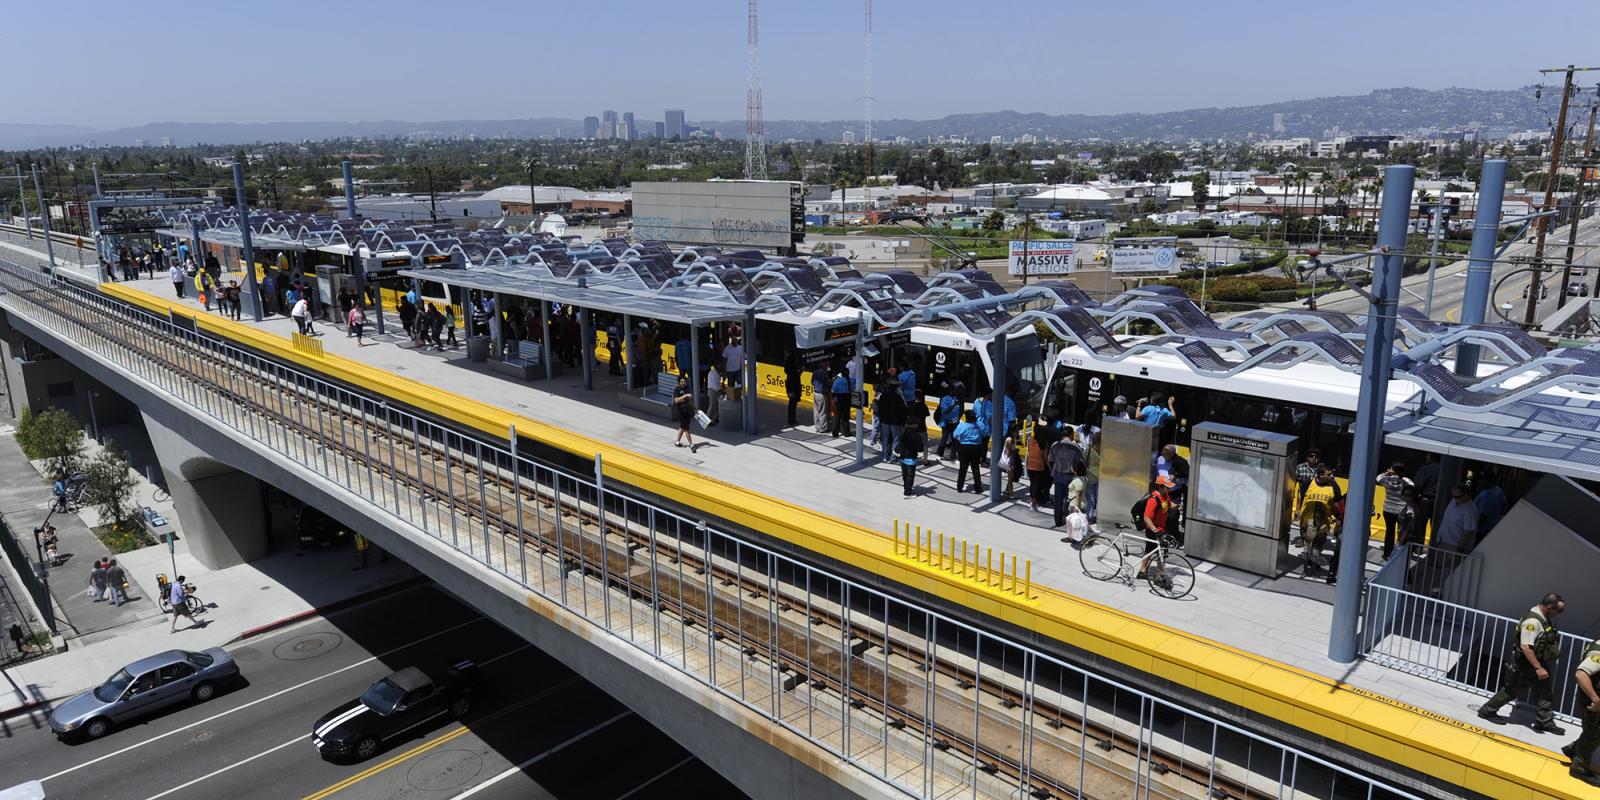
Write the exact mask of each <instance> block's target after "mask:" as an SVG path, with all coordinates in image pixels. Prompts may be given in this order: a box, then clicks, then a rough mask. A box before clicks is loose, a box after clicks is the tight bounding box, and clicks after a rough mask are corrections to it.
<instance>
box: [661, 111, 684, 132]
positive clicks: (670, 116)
mask: <svg viewBox="0 0 1600 800" xmlns="http://www.w3.org/2000/svg"><path fill="white" fill-rule="evenodd" d="M663 127H665V128H666V131H665V132H666V138H668V139H673V138H677V139H682V138H684V136H686V135H688V131H686V130H684V127H683V109H681V108H669V109H667V121H666V122H665V123H663Z"/></svg>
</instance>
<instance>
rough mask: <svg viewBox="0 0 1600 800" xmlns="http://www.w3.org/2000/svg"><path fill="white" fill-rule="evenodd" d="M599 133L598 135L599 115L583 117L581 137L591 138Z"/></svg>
mask: <svg viewBox="0 0 1600 800" xmlns="http://www.w3.org/2000/svg"><path fill="white" fill-rule="evenodd" d="M599 135H600V118H599V117H584V118H583V138H585V139H593V138H595V137H596V136H599Z"/></svg>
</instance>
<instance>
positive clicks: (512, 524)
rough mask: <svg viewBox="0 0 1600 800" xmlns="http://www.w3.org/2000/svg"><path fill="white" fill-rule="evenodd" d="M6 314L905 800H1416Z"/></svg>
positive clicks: (156, 321) (907, 611)
mask: <svg viewBox="0 0 1600 800" xmlns="http://www.w3.org/2000/svg"><path fill="white" fill-rule="evenodd" d="M0 289H4V290H5V292H6V297H7V299H8V300H9V303H8V304H9V305H10V306H11V307H12V309H13V313H18V314H20V315H22V316H23V317H25V318H27V319H28V320H30V321H32V322H33V323H34V324H37V325H39V326H40V327H42V328H44V329H46V330H49V331H52V332H53V333H54V334H55V335H58V336H60V337H62V338H64V339H65V340H67V341H70V342H71V343H72V345H73V346H74V347H76V348H79V349H81V350H84V351H87V352H89V353H92V354H94V356H95V357H97V358H99V359H101V360H103V361H106V362H109V363H111V364H113V365H115V367H116V368H118V369H120V370H122V371H124V372H126V373H128V374H130V375H132V376H135V377H136V378H137V379H139V380H141V381H143V382H145V383H146V384H148V385H150V386H153V387H155V389H156V390H157V391H158V392H160V393H164V394H166V395H167V396H168V397H170V398H171V400H172V401H173V402H174V403H176V404H179V405H182V406H184V407H186V408H189V409H191V410H192V411H193V412H194V413H197V414H204V415H206V416H208V417H209V418H211V419H212V420H215V421H216V422H217V423H220V424H221V425H223V426H226V427H227V428H230V429H232V430H233V431H236V432H238V433H239V434H240V435H241V436H243V437H248V438H249V439H251V440H253V441H255V442H258V443H260V444H261V445H264V446H265V447H267V448H269V449H270V450H272V451H274V452H275V453H276V454H278V455H279V456H281V457H283V458H285V459H287V460H289V461H292V462H293V463H294V464H297V465H299V467H302V468H304V469H306V470H309V471H311V472H312V473H314V474H316V475H318V476H321V477H322V478H324V479H326V480H327V481H328V482H329V483H330V484H332V485H336V486H338V487H341V488H342V489H344V490H346V491H348V492H350V493H351V494H352V495H353V496H354V497H356V498H359V499H360V500H362V501H365V502H367V503H370V504H372V505H373V506H376V507H377V508H379V509H381V510H382V511H383V512H385V513H387V514H388V515H390V516H392V517H394V519H395V523H394V525H393V526H392V527H393V528H394V529H395V530H396V531H398V532H403V533H404V535H408V536H411V537H420V536H427V537H432V538H433V539H435V540H437V541H439V542H442V543H443V544H445V545H448V546H449V547H451V548H453V549H454V550H455V551H456V552H458V553H459V554H461V555H462V556H463V557H466V558H470V559H473V560H475V561H477V562H479V563H481V564H484V565H486V566H487V567H489V568H490V569H492V570H493V571H494V572H496V573H498V574H499V575H500V576H502V577H504V578H505V579H507V580H509V581H511V582H513V583H514V584H516V585H517V586H520V587H522V588H524V589H526V590H528V591H530V592H532V593H534V594H535V595H537V596H538V597H540V598H541V599H542V600H543V601H545V602H548V603H551V604H554V605H558V606H560V607H561V608H564V609H566V610H567V611H568V612H571V613H572V614H575V615H577V616H579V617H581V618H583V619H585V620H587V621H588V622H590V623H592V624H593V625H595V626H597V628H599V629H601V630H604V631H606V632H608V633H609V634H611V635H612V636H614V637H616V638H618V639H619V640H621V641H624V642H627V643H629V644H631V645H632V646H634V647H636V648H637V649H638V650H639V651H640V652H641V653H643V654H644V655H646V656H647V657H649V658H653V659H655V660H656V661H657V662H659V663H661V664H664V665H667V666H669V667H671V668H672V669H675V670H677V671H679V672H681V673H683V674H684V675H687V676H690V677H691V678H693V679H694V680H696V681H699V682H700V683H702V684H703V685H705V686H707V687H709V688H711V689H712V690H714V691H716V692H718V693H720V694H721V695H723V696H725V697H727V698H730V699H731V700H733V701H736V702H738V703H740V704H742V705H743V706H744V707H745V708H747V709H749V710H750V711H752V712H754V713H756V714H758V715H760V716H761V717H762V718H764V719H766V720H767V721H768V722H769V723H771V724H773V725H777V726H781V727H782V728H784V729H787V730H789V731H792V732H794V733H795V734H798V735H800V736H803V737H805V738H806V739H808V740H809V741H811V742H812V743H814V744H815V745H816V746H817V747H819V748H821V749H823V750H824V751H826V752H827V753H829V754H831V755H833V756H835V757H838V758H840V759H842V760H844V761H847V762H848V763H850V764H851V765H853V766H855V767H857V768H859V769H860V770H862V771H864V772H865V773H867V774H870V775H873V776H875V777H876V778H877V779H879V780H881V781H883V782H884V783H885V784H886V785H888V786H892V787H893V788H895V789H897V790H899V791H901V792H904V793H905V794H907V795H910V796H915V797H934V796H938V797H955V796H970V797H979V796H1019V795H1020V794H1024V793H1026V794H1030V795H1032V796H1036V797H1085V796H1097V797H1104V796H1119V797H1131V798H1180V797H1184V798H1189V797H1207V796H1229V797H1290V796H1297V797H1316V798H1328V799H1329V800H1332V799H1333V798H1352V799H1355V798H1415V795H1412V794H1410V793H1407V792H1404V791H1401V790H1398V789H1395V788H1393V787H1391V786H1389V785H1387V784H1385V783H1383V782H1381V781H1378V780H1376V779H1374V778H1372V777H1369V776H1365V775H1361V774H1358V773H1356V772H1353V771H1351V770H1349V769H1347V768H1345V767H1343V766H1340V765H1337V764H1334V763H1332V762H1331V761H1328V760H1326V759H1323V758H1320V757H1318V756H1316V755H1312V754H1310V753H1307V752H1304V751H1301V750H1298V749H1295V748H1293V747H1290V746H1286V745H1284V744H1281V743H1279V742H1276V741H1274V740H1272V739H1270V738H1268V737H1266V736H1263V735H1261V734H1258V733H1255V732H1253V731H1251V730H1247V729H1245V728H1243V727H1240V726H1236V725H1232V724H1229V723H1227V722H1223V721H1220V720H1217V719H1213V718H1210V717H1208V716H1206V715H1204V714H1203V713H1200V712H1197V711H1195V710H1193V709H1189V708H1186V707H1183V706H1181V705H1178V704H1176V703H1173V702H1170V701H1168V700H1165V699H1163V698H1161V697H1158V696H1155V695H1152V694H1148V693H1146V692H1143V691H1141V690H1139V689H1136V688H1134V687H1132V686H1128V685H1126V684H1123V683H1120V682H1118V681H1115V680H1111V679H1108V678H1105V677H1103V676H1100V675H1097V674H1094V673H1091V672H1088V671H1086V670H1083V669H1081V668H1079V667H1077V666H1075V665H1073V664H1070V663H1067V662H1065V661H1062V660H1059V659H1057V658H1054V657H1052V656H1050V655H1048V654H1045V653H1043V652H1041V651H1038V650H1035V649H1033V648H1030V647H1026V646H1024V645H1021V644H1019V643H1016V642H1014V641H1011V640H1008V639H1006V638H1004V637H1001V636H997V635H994V634H992V633H990V632H988V631H985V630H982V629H979V628H975V627H972V626H970V625H967V624H964V623H962V622H959V621H957V620H955V619H952V618H950V617H947V616H944V615H942V614H939V613H936V612H933V611H930V610H928V609H927V608H924V607H922V606H919V605H916V604H913V603H909V602H906V601H903V600H901V599H899V598H897V597H894V596H892V595H889V594H886V593H883V592H880V591H878V590H876V589H873V588H870V587H867V586H864V585H862V584H859V583H855V582H852V581H850V580H848V579H846V578H843V577H841V576H839V575H837V574H834V573H831V572H829V571H827V570H823V569H818V568H816V567H814V566H812V565H810V564H807V563H804V562H801V561H798V560H795V559H793V558H790V557H788V556H785V555H783V554H780V553H778V552H775V551H772V550H769V549H766V548H764V547H761V546H759V545H756V544H752V543H751V542H748V541H745V540H742V539H740V538H738V537H737V536H734V535H732V534H729V533H726V532H723V531H720V530H717V529H715V528H712V527H710V526H708V525H707V524H706V523H704V522H702V521H699V520H694V519H690V518H688V517H685V516H682V515H679V514H677V513H674V512H673V511H671V510H668V509H666V508H663V507H661V506H658V505H654V504H651V503H648V502H644V501H641V500H639V499H636V498H634V497H631V496H629V495H627V494H625V493H624V492H623V491H620V490H619V489H620V487H615V486H613V485H611V484H610V483H609V482H608V481H607V480H606V478H605V477H604V475H603V471H602V470H601V469H600V466H601V465H600V464H599V462H598V460H597V462H596V474H595V475H594V476H593V477H590V476H586V475H575V474H571V473H569V472H566V471H563V470H560V469H557V468H554V467H552V466H550V465H548V464H545V463H542V462H539V461H535V460H534V459H531V458H528V457H527V456H526V455H523V454H519V453H518V452H517V444H516V443H517V438H516V434H515V431H510V432H509V433H510V434H511V435H510V436H509V437H508V440H507V441H506V442H495V441H489V440H487V438H488V437H484V436H481V435H468V434H463V433H461V432H459V431H456V430H453V429H450V428H447V427H445V426H443V425H440V424H438V423H436V422H434V421H433V420H432V419H430V418H428V417H426V416H423V415H419V414H413V413H410V412H408V411H406V410H403V409H400V408H395V407H392V406H390V405H389V403H388V402H387V401H385V400H383V399H380V398H375V397H369V396H366V395H365V394H362V393H360V392H357V391H355V390H352V389H351V388H347V387H345V386H341V385H338V384H335V383H332V382H329V381H326V380H324V379H322V378H320V377H318V376H317V375H314V374H311V373H308V372H304V371H300V370H298V369H295V368H292V367H289V366H286V365H284V364H280V363H277V362H274V361H272V360H270V359H267V358H263V357H261V356H259V355H257V354H255V353H252V352H249V351H247V350H244V349H241V348H239V347H236V346H234V345H232V344H230V343H228V342H226V341H223V340H221V339H219V338H216V337H214V336H211V335H208V334H205V333H203V332H197V331H196V330H194V329H193V327H192V325H179V324H175V323H174V321H173V320H168V319H163V318H161V317H159V316H156V315H153V314H150V313H148V312H146V311H144V310H142V309H139V308H136V307H133V306H131V305H128V304H126V303H123V302H121V301H118V300H113V299H111V298H108V297H106V296H104V295H101V294H99V293H97V292H94V291H89V290H85V289H82V288H79V287H76V286H73V285H71V284H68V283H66V282H65V281H61V280H55V281H52V280H50V279H49V278H46V277H44V276H42V275H41V274H39V273H38V272H37V271H36V270H29V269H25V268H22V267H18V266H16V265H14V264H11V263H8V262H5V261H3V260H0Z"/></svg>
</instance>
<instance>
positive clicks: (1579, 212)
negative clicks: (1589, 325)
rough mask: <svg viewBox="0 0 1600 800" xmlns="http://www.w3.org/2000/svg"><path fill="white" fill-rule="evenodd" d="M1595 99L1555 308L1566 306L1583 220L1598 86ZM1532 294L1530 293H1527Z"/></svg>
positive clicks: (1599, 101)
mask: <svg viewBox="0 0 1600 800" xmlns="http://www.w3.org/2000/svg"><path fill="white" fill-rule="evenodd" d="M1595 90H1596V92H1597V97H1596V98H1595V99H1591V100H1590V101H1589V132H1588V133H1586V134H1584V136H1583V152H1582V153H1581V154H1580V155H1579V157H1578V187H1577V189H1576V190H1575V191H1574V192H1573V193H1572V202H1571V203H1570V204H1569V205H1570V206H1571V208H1572V221H1571V222H1569V223H1568V224H1567V257H1566V260H1565V265H1564V266H1563V267H1562V268H1561V294H1559V295H1556V308H1561V307H1562V306H1564V305H1566V304H1567V287H1568V286H1569V285H1571V283H1572V253H1573V250H1575V249H1576V248H1577V246H1578V222H1579V221H1580V220H1582V219H1583V183H1584V178H1585V177H1587V176H1588V174H1589V167H1590V166H1591V165H1592V163H1593V161H1594V118H1595V111H1596V109H1597V108H1600V86H1596V87H1595ZM1529 294H1532V292H1529Z"/></svg>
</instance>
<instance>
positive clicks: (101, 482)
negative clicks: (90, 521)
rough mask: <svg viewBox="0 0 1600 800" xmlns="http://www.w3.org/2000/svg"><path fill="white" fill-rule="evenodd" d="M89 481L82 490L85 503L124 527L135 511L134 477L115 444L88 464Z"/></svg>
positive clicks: (113, 522)
mask: <svg viewBox="0 0 1600 800" xmlns="http://www.w3.org/2000/svg"><path fill="white" fill-rule="evenodd" d="M87 472H88V476H89V480H88V481H87V482H86V483H85V484H84V487H83V498H84V501H85V502H87V503H88V504H89V505H92V506H94V507H95V510H97V511H99V512H100V517H101V518H102V519H105V520H108V521H110V523H111V524H112V525H113V526H115V527H117V528H121V527H122V523H123V521H124V520H125V518H126V517H127V514H128V512H129V511H131V510H133V509H132V505H131V502H130V501H131V500H132V499H133V488H134V486H135V482H134V479H133V475H132V474H130V473H129V472H128V457H127V456H126V455H124V454H123V452H122V448H120V447H118V446H116V444H109V445H106V448H105V449H104V450H101V451H100V455H99V456H98V457H97V458H95V460H94V461H92V462H90V463H89V469H88V471H87Z"/></svg>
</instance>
